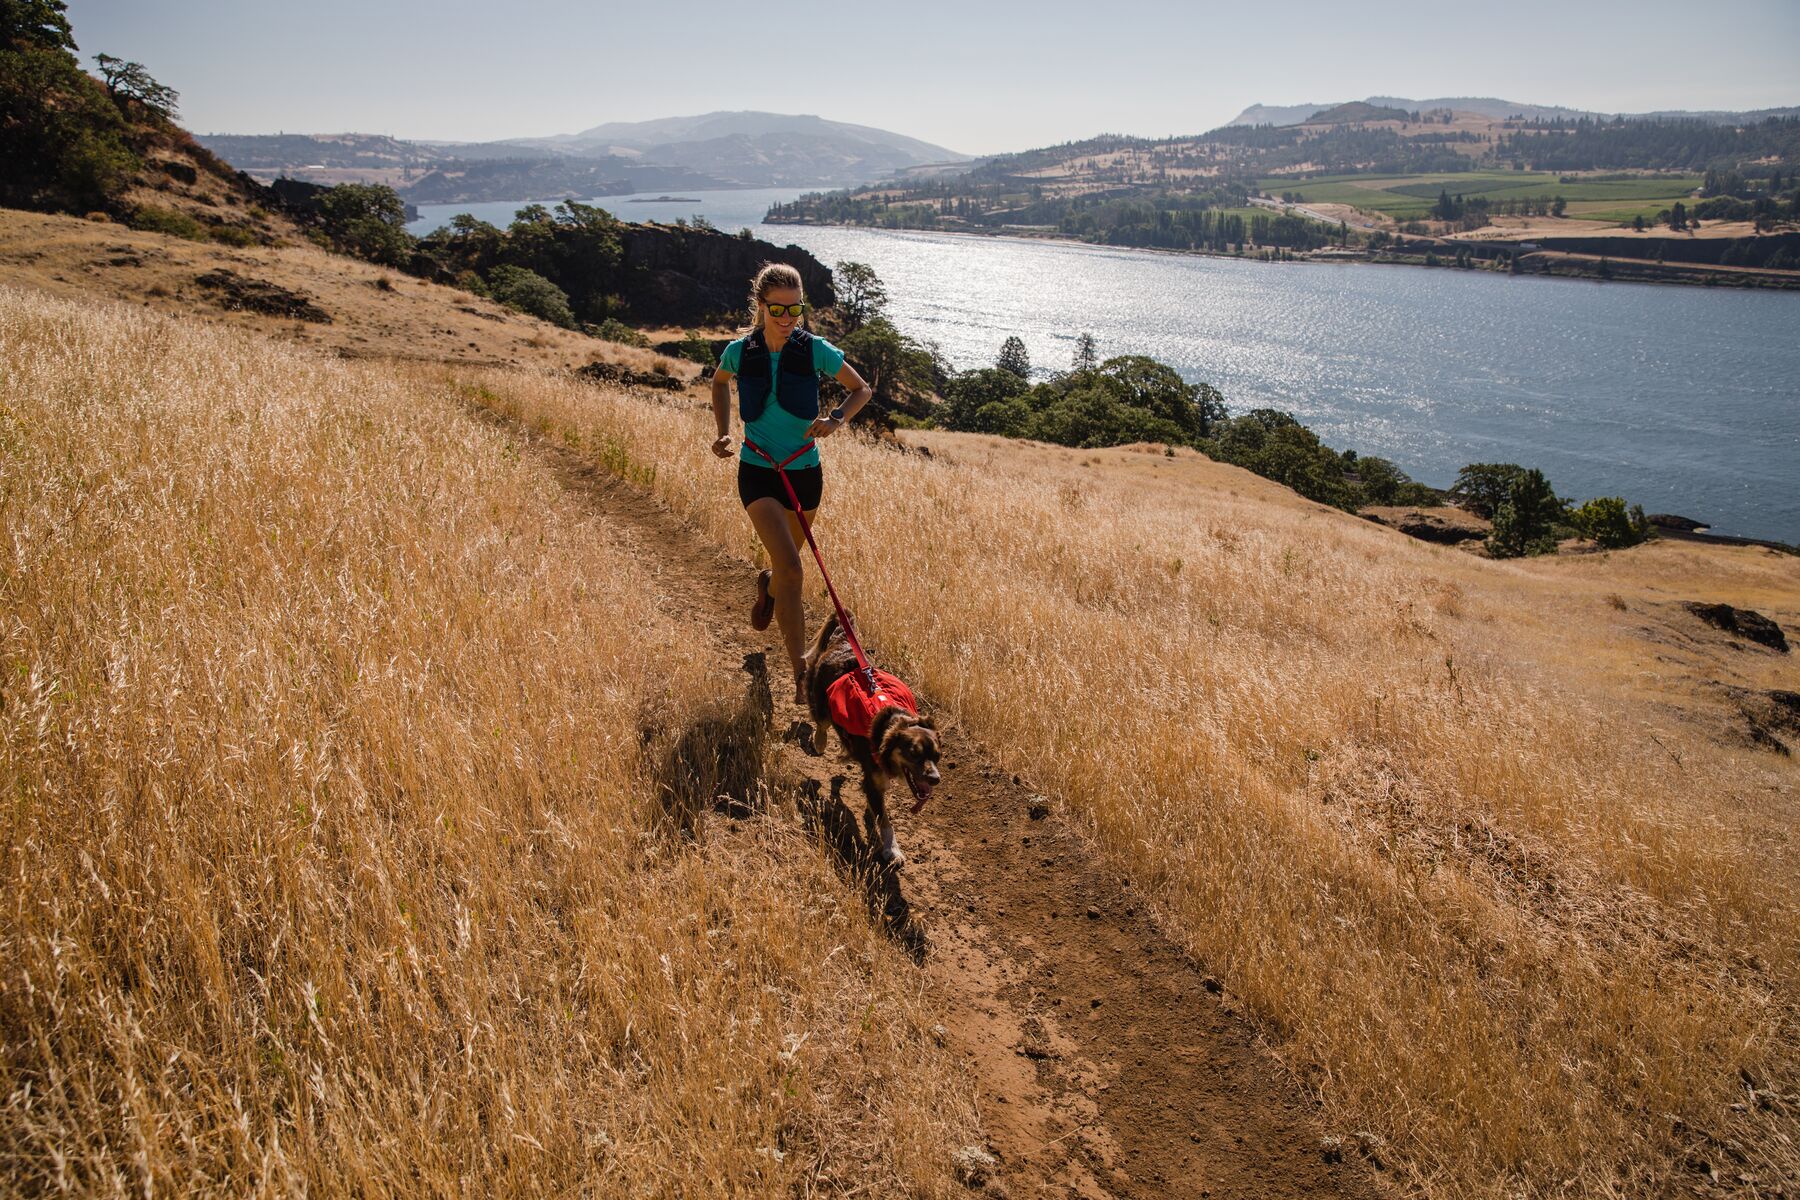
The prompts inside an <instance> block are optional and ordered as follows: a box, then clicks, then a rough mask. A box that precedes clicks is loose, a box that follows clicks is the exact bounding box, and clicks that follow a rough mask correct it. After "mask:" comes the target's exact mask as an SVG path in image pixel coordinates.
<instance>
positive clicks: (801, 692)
mask: <svg viewBox="0 0 1800 1200" xmlns="http://www.w3.org/2000/svg"><path fill="white" fill-rule="evenodd" d="M810 309H811V306H810V305H808V304H807V303H806V299H805V295H804V291H803V287H802V281H801V279H800V272H798V271H796V270H795V269H794V268H793V267H790V266H788V265H787V264H786V263H768V264H765V265H764V267H763V269H762V270H760V271H758V272H757V273H756V278H755V279H754V280H753V281H752V282H751V284H750V328H749V329H748V330H747V331H746V332H745V333H744V336H742V337H740V338H738V339H737V340H736V341H734V342H732V343H731V344H730V345H728V346H726V347H725V352H724V353H723V354H721V355H720V356H719V369H718V371H717V372H715V373H714V375H713V380H712V410H713V424H714V426H715V427H716V428H717V430H718V436H717V437H716V438H714V439H713V444H712V451H713V453H714V454H716V455H718V456H719V457H720V458H730V457H731V381H732V380H733V379H734V378H735V379H736V380H737V381H738V412H739V415H740V416H742V417H743V419H744V446H743V449H742V450H741V451H740V452H739V454H738V499H739V500H740V501H742V502H743V505H744V511H745V512H747V513H749V514H750V524H751V526H752V527H753V528H755V530H756V536H757V537H759V538H761V539H762V544H763V549H765V550H766V551H768V554H769V568H768V570H766V571H763V572H762V573H761V574H760V575H758V576H757V578H756V601H755V603H754V604H753V605H752V607H751V609H750V625H751V627H752V628H755V629H767V628H768V627H769V619H770V617H771V616H773V617H774V619H775V622H776V624H777V625H779V626H780V627H781V640H782V643H783V644H784V645H785V646H786V647H787V654H788V662H789V664H790V665H791V666H792V668H793V672H794V701H795V702H796V703H799V704H804V703H805V702H806V693H805V688H806V664H805V659H804V656H805V641H806V624H805V622H806V610H805V607H804V605H803V604H802V603H801V599H800V590H801V582H802V574H803V568H802V566H801V562H800V547H801V546H802V545H803V544H804V543H805V541H806V534H805V532H804V531H803V530H802V529H801V526H800V520H801V518H800V514H799V513H796V512H795V511H794V506H793V504H792V502H791V501H790V500H789V499H788V493H787V489H786V488H784V487H783V486H782V484H781V474H782V473H781V472H780V471H778V470H777V469H776V464H786V467H785V470H786V474H787V477H788V482H789V483H791V484H793V486H794V494H795V495H796V496H798V497H799V499H800V504H801V506H802V507H803V508H804V509H805V510H806V522H807V524H808V525H813V524H814V523H815V521H816V518H817V515H818V511H819V498H820V496H821V495H822V494H823V492H824V490H825V477H824V472H823V471H822V470H821V468H820V465H819V450H818V447H816V446H813V445H811V444H810V443H811V442H812V441H814V440H816V439H818V438H824V437H830V436H831V435H832V434H834V433H836V432H837V431H838V430H840V429H842V428H843V427H844V426H845V425H846V424H847V423H848V422H849V420H850V418H851V417H854V416H855V415H856V414H857V413H858V412H859V411H860V410H861V409H862V406H863V405H865V404H867V403H868V402H869V397H870V396H871V395H873V392H872V391H871V390H870V388H869V385H868V384H866V383H864V382H863V377H862V376H861V375H858V374H857V373H856V368H854V367H852V366H850V365H849V364H848V363H846V362H845V361H844V352H843V351H842V350H839V349H838V348H837V347H836V346H834V345H832V344H831V343H830V342H828V341H826V340H825V339H824V338H822V337H819V336H817V335H815V334H814V333H812V331H811V330H809V329H807V328H806V326H805V324H804V322H803V321H802V319H801V318H802V316H803V315H804V314H805V313H807V312H808V311H810ZM820 374H825V375H829V376H831V377H832V378H833V379H836V380H837V381H838V382H839V383H841V384H843V385H844V388H845V390H847V391H848V392H849V393H850V398H849V399H848V400H845V401H844V403H843V404H842V405H840V406H839V407H837V408H835V409H833V410H832V411H831V412H830V413H829V414H823V415H822V414H821V413H820V412H819V376H820ZM803 446H804V447H806V449H805V452H804V453H797V452H799V451H800V449H801V447H803ZM790 458H792V461H789V459H790Z"/></svg>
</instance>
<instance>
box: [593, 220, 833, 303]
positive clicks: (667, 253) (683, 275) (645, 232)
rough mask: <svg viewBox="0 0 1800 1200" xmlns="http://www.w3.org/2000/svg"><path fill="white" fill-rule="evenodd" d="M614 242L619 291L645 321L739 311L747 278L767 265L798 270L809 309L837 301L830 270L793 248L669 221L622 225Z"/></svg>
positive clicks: (744, 294)
mask: <svg viewBox="0 0 1800 1200" xmlns="http://www.w3.org/2000/svg"><path fill="white" fill-rule="evenodd" d="M619 245H620V250H621V252H622V265H623V267H624V269H625V272H626V275H627V278H628V286H627V287H626V288H625V289H623V290H624V295H625V296H626V297H627V299H628V300H629V302H630V305H631V315H632V316H633V317H634V318H635V319H637V320H639V321H643V322H646V323H650V322H660V323H665V324H672V325H695V324H699V323H701V322H703V321H705V320H707V319H708V318H716V317H726V318H730V317H733V316H737V315H742V314H745V310H746V308H747V304H746V300H747V297H748V294H749V290H750V279H751V277H752V276H753V275H755V274H756V272H757V271H758V270H759V269H761V267H762V265H763V264H764V263H768V262H782V263H787V264H788V265H789V266H791V267H793V268H795V269H796V270H798V271H799V272H800V278H801V279H802V280H803V281H805V284H806V298H807V299H808V300H809V301H811V302H812V303H813V304H814V305H815V306H818V307H824V306H826V305H829V304H833V303H836V301H837V294H836V293H835V292H834V291H833V290H832V286H831V272H830V270H828V269H827V268H826V266H825V265H824V264H823V263H821V262H820V261H819V260H818V259H816V258H814V257H813V256H812V255H810V254H808V253H807V252H806V251H804V250H802V249H801V248H800V247H798V246H776V245H774V244H773V243H771V242H764V241H758V240H756V239H753V238H745V237H735V236H733V235H731V234H725V233H718V232H715V231H712V230H704V229H683V228H679V227H675V226H669V225H625V226H622V227H621V228H620V230H619Z"/></svg>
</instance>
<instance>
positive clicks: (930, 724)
mask: <svg viewBox="0 0 1800 1200" xmlns="http://www.w3.org/2000/svg"><path fill="white" fill-rule="evenodd" d="M919 724H921V725H923V726H924V727H925V728H927V729H929V730H931V732H933V733H936V732H937V723H936V722H935V721H933V720H932V719H931V718H930V717H923V716H922V717H920V718H919Z"/></svg>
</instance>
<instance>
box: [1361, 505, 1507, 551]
mask: <svg viewBox="0 0 1800 1200" xmlns="http://www.w3.org/2000/svg"><path fill="white" fill-rule="evenodd" d="M1362 518H1363V519H1364V520H1365V521H1373V522H1375V523H1376V524H1377V525H1386V526H1387V527H1388V528H1389V529H1397V530H1399V531H1400V532H1401V533H1404V534H1405V535H1406V536H1407V537H1411V538H1418V539H1419V540H1420V541H1421V542H1433V543H1435V544H1437V545H1440V546H1454V545H1456V544H1457V543H1459V542H1469V541H1474V540H1475V539H1477V538H1484V537H1486V536H1487V530H1485V529H1482V528H1480V527H1479V526H1476V525H1472V524H1467V523H1465V522H1461V521H1454V520H1451V519H1449V518H1447V517H1443V516H1440V515H1438V514H1437V513H1428V512H1420V511H1418V510H1417V509H1413V510H1408V511H1404V512H1391V511H1390V512H1383V513H1369V512H1366V513H1363V514H1362Z"/></svg>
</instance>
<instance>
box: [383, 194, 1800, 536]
mask: <svg viewBox="0 0 1800 1200" xmlns="http://www.w3.org/2000/svg"><path fill="white" fill-rule="evenodd" d="M677 194H678V195H680V196H682V197H688V198H692V200H693V201H694V202H691V203H690V202H680V203H666V202H665V203H643V202H641V201H642V200H643V199H644V197H601V198H599V199H597V200H595V201H594V203H597V204H600V205H601V206H602V207H605V208H607V209H608V210H609V211H612V212H613V213H615V214H616V215H618V216H619V217H621V218H623V219H626V220H633V221H645V220H658V221H665V222H666V221H673V220H675V219H676V218H677V217H691V216H693V215H696V214H698V215H703V216H705V217H706V218H707V219H708V220H710V221H711V222H712V223H713V224H715V225H717V226H718V227H719V228H720V229H723V230H726V231H727V232H734V231H736V230H738V229H741V228H749V229H750V230H751V231H752V233H753V234H754V235H755V236H756V237H759V238H763V239H765V240H768V241H772V242H775V243H777V244H788V243H793V244H796V245H799V246H802V247H804V248H805V249H807V250H808V251H810V252H811V253H813V254H814V255H815V256H817V257H818V258H819V259H820V260H821V261H823V262H825V263H826V264H827V265H830V264H832V263H835V262H838V261H841V260H846V259H849V260H856V261H860V262H866V263H868V264H869V265H870V266H872V267H874V269H875V271H876V273H877V274H878V275H879V276H880V277H881V279H882V281H883V282H884V283H885V284H886V285H887V289H888V292H889V295H890V297H891V300H890V304H889V313H890V315H891V316H892V318H893V320H894V322H895V323H896V324H897V325H898V326H899V327H900V328H901V329H902V330H903V331H904V332H905V333H907V334H908V335H910V336H912V337H915V338H921V339H925V340H929V341H933V342H936V343H937V344H938V346H939V347H940V349H941V350H942V352H943V353H944V355H945V357H946V358H948V359H949V361H950V362H952V363H953V364H955V365H956V366H957V367H959V368H968V367H975V366H982V365H986V364H989V363H991V362H993V360H994V358H995V356H996V355H997V354H998V353H999V350H1000V345H1001V343H1002V342H1004V341H1005V340H1006V338H1007V337H1009V336H1017V337H1019V338H1021V339H1023V340H1024V342H1025V346H1026V348H1027V350H1028V351H1029V352H1030V354H1031V361H1032V363H1033V364H1034V366H1036V367H1038V368H1041V369H1045V370H1049V369H1062V368H1066V367H1067V366H1068V365H1069V361H1070V358H1071V355H1072V352H1073V349H1074V344H1075V339H1076V338H1077V337H1078V336H1079V335H1080V334H1081V333H1083V332H1089V333H1092V334H1093V335H1094V337H1095V338H1096V340H1097V341H1098V343H1099V347H1100V353H1101V355H1102V356H1103V357H1109V356H1111V355H1115V354H1147V355H1149V356H1151V357H1152V358H1155V359H1158V360H1160V361H1162V362H1165V363H1168V364H1169V365H1170V366H1172V367H1174V368H1176V369H1177V370H1179V371H1180V372H1181V373H1182V374H1183V375H1184V376H1186V377H1187V378H1189V379H1192V380H1205V381H1207V382H1209V383H1211V384H1213V385H1214V386H1215V387H1217V388H1218V389H1219V390H1220V391H1221V392H1223V393H1224V394H1225V398H1226V402H1227V404H1228V405H1229V406H1230V408H1231V410H1232V411H1233V412H1242V411H1244V410H1246V409H1251V408H1264V407H1267V408H1279V409H1284V410H1286V411H1288V412H1291V413H1293V414H1294V415H1295V416H1296V417H1298V418H1299V419H1300V420H1302V421H1304V422H1305V423H1306V424H1307V425H1310V426H1311V427H1312V428H1313V429H1314V430H1316V431H1317V432H1318V434H1319V436H1320V437H1322V438H1323V439H1324V440H1325V441H1326V443H1327V444H1329V445H1332V446H1335V447H1338V448H1340V449H1342V448H1345V447H1350V448H1354V449H1355V450H1357V451H1358V452H1359V453H1362V454H1377V455H1381V456H1382V457H1384V458H1390V459H1392V460H1393V461H1394V462H1396V463H1397V464H1399V465H1400V467H1401V468H1403V469H1404V470H1405V471H1407V472H1408V473H1409V474H1411V475H1412V476H1413V477H1414V478H1416V479H1419V480H1422V481H1423V482H1426V483H1430V484H1434V485H1437V486H1440V487H1441V486H1445V485H1447V484H1449V483H1450V481H1451V480H1452V479H1454V478H1455V475H1456V472H1457V470H1458V469H1459V468H1460V467H1462V466H1463V465H1464V464H1465V463H1471V462H1517V463H1523V464H1525V465H1526V466H1535V467H1539V468H1542V469H1543V471H1544V473H1545V474H1546V475H1548V476H1549V478H1550V481H1551V483H1552V484H1553V485H1554V486H1555V487H1556V490H1557V493H1558V494H1559V495H1563V496H1567V497H1570V498H1572V499H1574V500H1576V501H1580V500H1585V499H1587V498H1589V497H1592V496H1599V495H1618V496H1623V497H1625V498H1626V499H1627V500H1629V501H1632V502H1634V503H1638V504H1642V505H1643V506H1644V508H1645V509H1646V510H1647V511H1650V512H1675V513H1680V514H1682V515H1685V516H1690V517H1694V518H1696V519H1698V520H1702V521H1706V522H1709V523H1710V524H1711V525H1712V526H1713V528H1714V530H1715V532H1719V533H1732V534H1738V535H1742V536H1748V537H1764V538H1776V539H1780V540H1783V541H1788V542H1800V295H1795V294H1792V293H1776V292H1752V291H1742V290H1738V289H1731V288H1696V287H1672V286H1666V285H1653V284H1634V283H1617V282H1607V283H1601V282H1595V281H1585V280H1565V279H1541V278H1515V277H1509V276H1506V275H1498V274H1490V273H1487V272H1481V271H1458V270H1455V269H1452V268H1440V269H1435V270H1433V269H1426V268H1417V267H1398V266H1375V265H1370V264H1363V263H1280V264H1277V263H1257V262H1245V261H1239V260H1234V259H1226V258H1210V257H1202V256H1195V255H1176V254H1161V253H1156V252H1151V251H1139V250H1123V249H1114V248H1109V247H1097V246H1084V245H1080V244H1076V243H1069V242H1054V241H1043V240H1030V239H1017V238H988V237H979V236H968V235H954V234H933V233H909V232H894V231H887V230H871V229H845V228H827V227H815V226H790V225H777V226H765V225H763V224H762V220H761V218H762V215H763V213H764V212H765V211H767V208H768V206H769V204H771V203H773V202H775V201H777V200H784V201H785V200H791V199H793V198H794V197H796V196H798V195H799V194H800V192H799V191H798V190H797V189H792V188H785V189H761V190H756V191H735V192H681V193H677ZM518 207H519V206H518V205H517V204H512V203H505V204H486V205H482V204H476V205H424V206H421V210H420V217H421V219H420V220H419V221H417V222H415V223H414V224H412V225H410V226H408V228H409V229H411V230H413V231H414V232H426V231H428V230H430V229H432V228H435V227H437V226H438V225H441V224H442V223H443V222H445V221H447V220H448V219H449V217H450V216H451V215H454V214H455V213H458V212H465V211H467V212H473V213H474V214H475V215H476V216H479V217H481V218H483V219H484V220H489V221H493V222H494V223H496V224H499V225H504V224H505V223H506V222H507V221H508V220H510V219H511V215H512V213H513V212H514V211H515V210H516V209H517V208H518Z"/></svg>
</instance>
